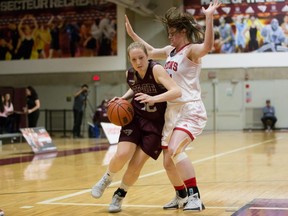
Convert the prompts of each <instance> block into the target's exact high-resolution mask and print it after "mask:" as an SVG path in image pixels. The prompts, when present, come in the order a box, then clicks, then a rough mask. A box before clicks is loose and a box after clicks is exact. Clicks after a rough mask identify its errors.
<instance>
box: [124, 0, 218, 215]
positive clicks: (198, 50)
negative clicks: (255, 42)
mask: <svg viewBox="0 0 288 216" xmlns="http://www.w3.org/2000/svg"><path fill="white" fill-rule="evenodd" d="M220 4H221V3H220V2H218V0H214V2H211V3H210V5H209V7H208V8H207V9H205V8H204V7H203V8H202V11H203V14H205V16H206V30H205V33H204V31H202V29H201V28H200V26H199V25H198V24H197V22H196V21H195V20H194V18H193V16H192V15H191V14H189V13H186V12H184V13H183V12H181V11H179V10H177V9H176V8H170V9H169V10H168V11H167V12H166V13H165V16H164V17H163V18H161V21H162V22H163V24H164V25H165V26H166V29H167V31H168V38H169V40H170V45H168V46H165V47H163V48H157V49H155V48H154V47H152V46H151V45H150V44H148V43H146V42H145V41H144V40H143V39H142V38H140V37H139V36H138V35H137V34H136V33H135V32H134V31H133V29H132V27H131V25H130V23H129V20H128V18H127V16H126V30H127V33H128V34H129V36H130V37H131V38H132V39H133V40H134V41H140V42H142V43H143V44H145V46H146V48H147V50H148V54H149V57H150V58H152V59H166V64H165V69H166V70H167V72H168V73H169V75H170V76H171V77H172V79H174V80H175V81H176V83H177V84H178V85H179V86H180V88H181V91H182V96H181V97H179V98H176V99H175V100H173V101H171V102H172V103H170V102H168V103H167V109H166V114H165V126H164V129H163V138H162V148H163V153H164V157H163V158H164V162H163V163H164V167H165V169H166V173H167V175H168V178H169V180H170V182H171V184H172V185H173V186H174V188H175V191H176V197H175V198H174V199H173V200H172V201H170V202H169V203H167V204H166V205H164V207H163V208H164V209H175V208H181V207H183V210H184V211H202V210H203V209H204V208H205V207H204V205H203V203H202V201H201V200H200V193H199V190H198V187H197V182H196V176H195V171H194V167H193V165H192V163H191V161H190V159H189V158H188V156H187V154H186V153H185V148H186V147H187V146H188V144H189V143H191V142H192V141H193V140H194V139H195V138H196V137H197V136H198V135H199V134H201V133H202V130H203V129H204V127H205V124H206V121H207V114H206V110H205V107H204V105H203V102H202V100H201V88H200V80H199V76H200V71H201V58H202V57H203V56H205V55H206V54H208V52H209V51H210V50H211V49H212V47H213V43H214V31H213V14H214V12H215V11H216V9H217V8H218V7H219V6H220Z"/></svg>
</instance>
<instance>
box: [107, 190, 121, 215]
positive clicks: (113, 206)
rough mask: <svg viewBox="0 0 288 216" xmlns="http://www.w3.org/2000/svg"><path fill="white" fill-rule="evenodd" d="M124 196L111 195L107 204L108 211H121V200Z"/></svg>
mask: <svg viewBox="0 0 288 216" xmlns="http://www.w3.org/2000/svg"><path fill="white" fill-rule="evenodd" d="M123 199H124V197H120V196H119V195H118V194H115V195H114V196H113V197H112V202H111V203H110V205H109V209H108V211H109V212H110V213H117V212H120V211H121V206H122V201H123Z"/></svg>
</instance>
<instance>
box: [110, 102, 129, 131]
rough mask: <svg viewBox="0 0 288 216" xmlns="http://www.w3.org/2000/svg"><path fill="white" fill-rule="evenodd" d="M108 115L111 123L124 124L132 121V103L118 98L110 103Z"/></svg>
mask: <svg viewBox="0 0 288 216" xmlns="http://www.w3.org/2000/svg"><path fill="white" fill-rule="evenodd" d="M107 115H108V119H109V121H110V122H111V123H113V124H115V125H118V126H124V125H127V124H129V123H130V122H131V121H132V119H133V116H134V109H133V106H132V104H131V103H130V102H128V101H127V100H124V99H118V100H114V101H112V102H110V103H109V106H108V109H107Z"/></svg>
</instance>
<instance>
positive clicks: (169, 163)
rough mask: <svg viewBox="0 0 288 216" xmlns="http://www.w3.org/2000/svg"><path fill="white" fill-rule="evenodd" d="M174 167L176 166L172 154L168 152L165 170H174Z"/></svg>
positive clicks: (165, 156) (165, 155)
mask: <svg viewBox="0 0 288 216" xmlns="http://www.w3.org/2000/svg"><path fill="white" fill-rule="evenodd" d="M174 166H175V165H174V162H173V160H172V157H171V155H170V154H168V151H167V154H164V160H163V167H164V168H165V170H170V169H173V167H174Z"/></svg>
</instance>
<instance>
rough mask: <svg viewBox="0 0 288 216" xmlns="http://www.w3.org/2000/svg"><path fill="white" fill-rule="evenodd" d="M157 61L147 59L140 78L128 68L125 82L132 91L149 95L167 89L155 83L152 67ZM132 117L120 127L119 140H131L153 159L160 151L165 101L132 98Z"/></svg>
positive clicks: (160, 92)
mask: <svg viewBox="0 0 288 216" xmlns="http://www.w3.org/2000/svg"><path fill="white" fill-rule="evenodd" d="M156 64H157V63H156V62H154V61H149V66H148V69H147V71H146V75H145V77H144V78H143V79H142V78H141V77H140V76H139V74H138V72H137V71H135V70H134V69H133V68H131V69H129V70H128V76H127V83H128V84H129V86H130V88H131V89H132V90H133V91H134V93H135V94H136V93H138V92H141V93H145V94H147V95H150V96H154V95H158V94H162V93H163V92H165V91H167V90H166V89H165V88H164V86H163V85H160V84H158V83H156V81H155V79H154V76H153V72H152V69H153V67H154V66H155V65H156ZM131 103H132V105H133V108H134V117H133V120H132V122H131V123H129V124H128V125H125V126H123V127H122V129H121V133H120V137H119V141H120V142H121V141H128V142H133V143H135V144H136V145H138V146H140V148H141V149H142V150H143V151H144V152H145V153H146V154H147V155H149V156H150V157H152V158H153V159H155V160H156V159H157V158H158V157H159V155H160V153H161V151H162V148H161V138H162V130H163V126H164V113H165V110H166V102H162V103H156V104H155V105H154V106H148V105H147V104H142V103H139V102H138V101H136V100H134V99H133V100H132V102H131Z"/></svg>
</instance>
